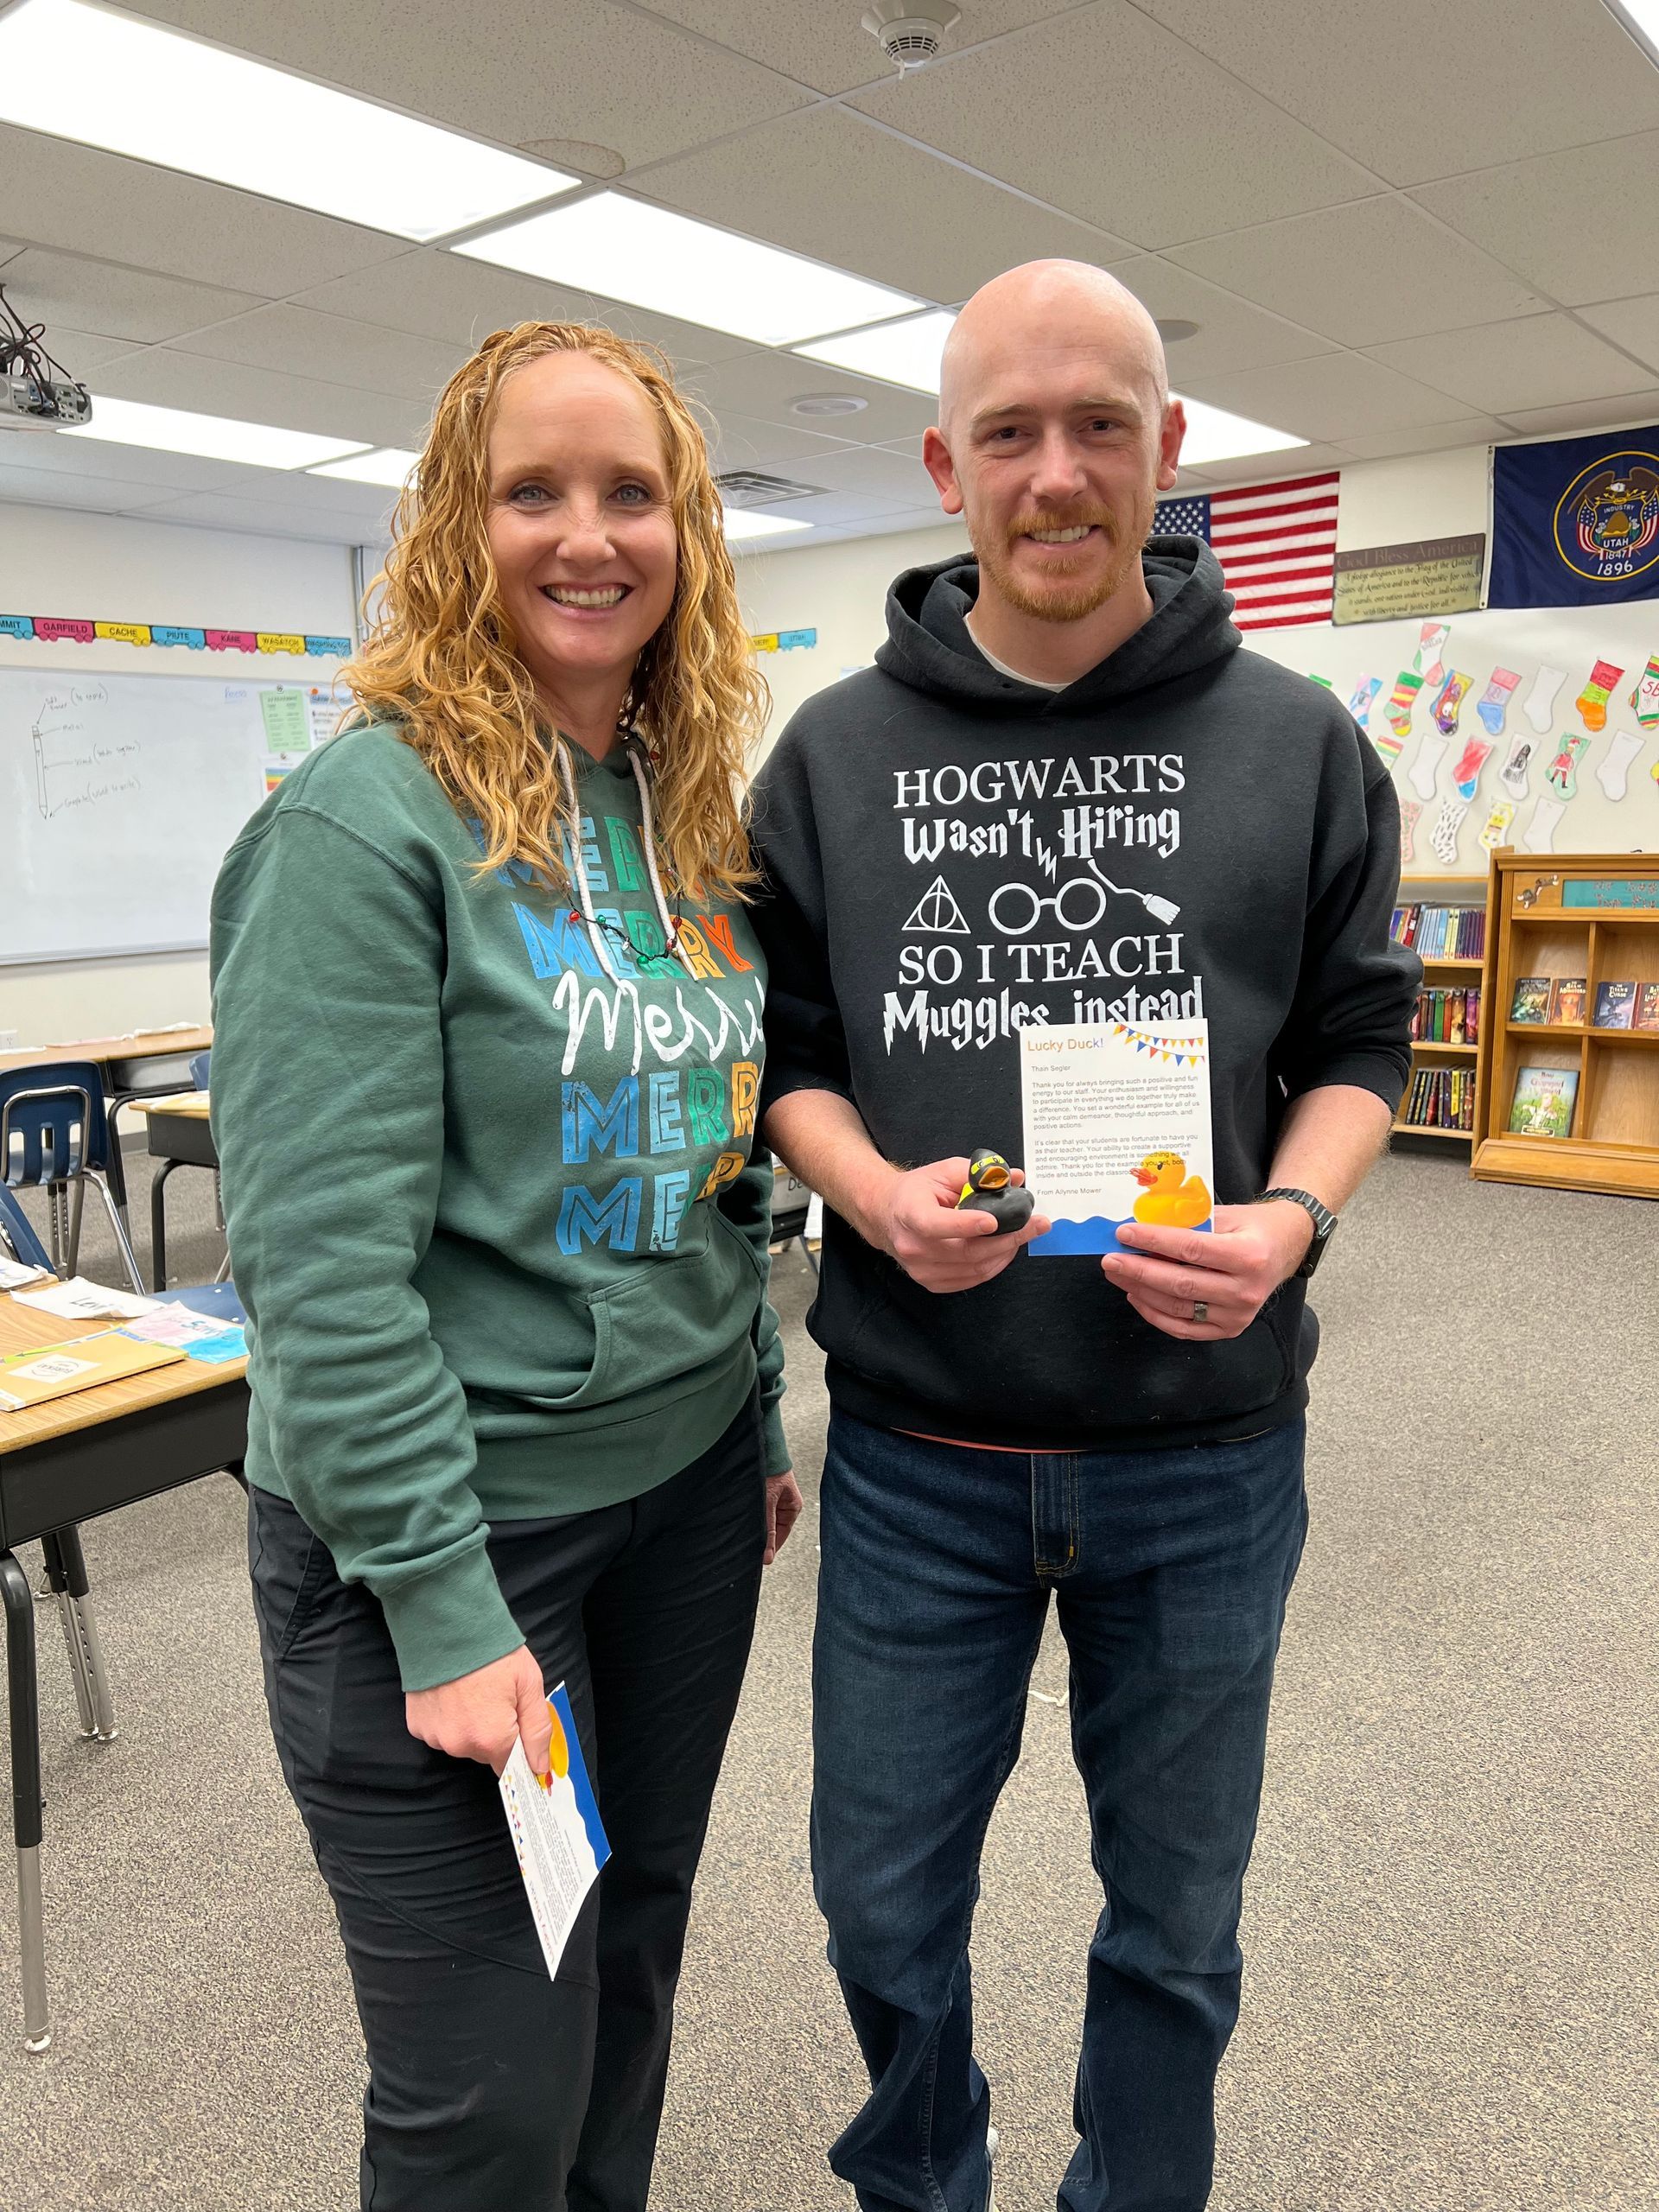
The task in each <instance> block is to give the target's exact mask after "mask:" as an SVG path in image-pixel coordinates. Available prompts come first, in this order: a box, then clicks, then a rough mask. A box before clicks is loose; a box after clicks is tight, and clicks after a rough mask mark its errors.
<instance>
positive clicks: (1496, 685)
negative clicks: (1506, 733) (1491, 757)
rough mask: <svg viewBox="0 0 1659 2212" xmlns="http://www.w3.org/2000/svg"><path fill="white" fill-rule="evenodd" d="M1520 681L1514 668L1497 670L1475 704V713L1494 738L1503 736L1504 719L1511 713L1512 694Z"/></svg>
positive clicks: (1493, 672)
mask: <svg viewBox="0 0 1659 2212" xmlns="http://www.w3.org/2000/svg"><path fill="white" fill-rule="evenodd" d="M1520 681H1521V678H1520V677H1518V676H1517V675H1516V672H1515V671H1514V670H1513V669H1512V668H1495V669H1494V670H1493V671H1492V680H1491V683H1489V684H1488V685H1487V686H1486V689H1485V690H1484V691H1483V692H1482V693H1481V695H1480V697H1479V699H1478V701H1477V702H1476V703H1475V712H1476V713H1477V714H1478V715H1479V716H1480V719H1481V720H1482V721H1483V722H1484V723H1485V725H1486V727H1487V728H1488V729H1489V730H1490V731H1491V734H1492V735H1493V736H1494V737H1502V736H1503V717H1504V715H1506V714H1507V713H1508V711H1509V705H1510V693H1511V692H1512V691H1513V690H1514V689H1515V687H1516V684H1517V683H1519V682H1520Z"/></svg>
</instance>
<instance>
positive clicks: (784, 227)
mask: <svg viewBox="0 0 1659 2212" xmlns="http://www.w3.org/2000/svg"><path fill="white" fill-rule="evenodd" d="M871 51H872V53H874V46H872V48H871ZM639 188H640V190H641V191H642V192H648V193H649V194H651V195H652V198H653V199H656V200H664V201H665V202H666V203H667V205H669V206H670V207H677V208H681V209H683V211H684V212H685V213H688V214H693V215H700V216H702V217H703V218H704V219H705V220H707V221H709V222H714V223H724V224H727V225H728V226H730V227H731V228H732V229H734V230H740V231H757V232H760V234H761V235H762V236H764V237H765V238H768V239H769V240H770V241H771V242H772V244H773V245H784V246H789V247H791V249H792V250H793V251H795V252H797V253H805V254H812V255H815V256H816V257H817V258H818V259H819V260H821V261H828V262H830V263H833V264H835V265H836V266H837V267H839V268H843V269H851V270H855V271H856V272H857V273H858V274H859V275H860V276H861V277H874V278H876V279H877V280H878V281H879V282H880V283H885V284H894V285H897V286H899V287H900V288H901V289H904V290H906V291H910V292H916V293H919V294H920V295H921V296H923V297H924V298H925V299H929V300H934V301H938V302H941V303H944V304H947V305H948V304H950V302H955V301H957V300H963V299H966V298H967V296H968V295H969V293H970V292H973V291H976V290H977V289H978V288H979V286H980V285H981V284H982V283H985V281H986V279H987V278H988V277H995V276H997V275H999V274H1000V273H1001V271H1002V270H1005V269H1011V268H1013V267H1014V266H1015V265H1016V264H1018V263H1020V262H1022V261H1037V260H1042V259H1046V258H1050V257H1054V258H1065V259H1069V260H1073V261H1092V262H1096V263H1104V262H1107V261H1110V260H1112V259H1114V258H1115V257H1117V256H1120V255H1122V253H1124V252H1126V251H1128V248H1127V247H1126V246H1125V245H1124V244H1123V241H1122V239H1120V238H1113V237H1110V236H1109V235H1108V234H1107V233H1105V232H1101V231H1096V230H1094V229H1091V228H1090V227H1088V226H1085V225H1084V224H1082V223H1075V222H1073V221H1072V220H1071V218H1070V217H1069V216H1065V215H1054V214H1050V213H1047V211H1046V210H1045V209H1043V208H1040V207H1033V206H1032V205H1031V203H1030V201H1029V200H1022V199H1020V197H1019V196H1018V195H1017V194H1014V193H1011V192H1005V191H1004V190H1003V189H1002V188H1001V187H1000V186H998V185H995V184H988V183H987V182H985V181H984V180H983V179H982V178H979V177H976V176H970V175H966V174H964V172H963V171H962V170H961V169H958V168H953V167H952V166H951V165H950V162H942V161H941V160H940V159H939V158H938V155H936V154H931V153H928V152H926V151H925V150H924V149H922V148H921V147H919V146H913V145H910V144H908V143H906V141H905V140H903V139H900V138H894V137H890V136H889V135H888V134H887V132H886V131H884V130H876V129H875V128H874V126H873V125H872V124H869V123H867V122H866V121H865V120H864V119H863V118H861V116H857V115H855V114H853V113H852V112H851V111H849V110H848V109H846V108H842V107H820V108H815V109H812V110H810V111H809V112H808V113H806V114H804V115H791V116H785V117H783V118H780V119H779V121H778V122H776V123H769V124H763V125H762V126H761V128H760V130H750V131H746V132H745V133H744V135H743V136H742V137H741V138H734V139H728V140H727V141H726V142H725V143H723V144H719V145H714V146H709V147H707V148H705V149H702V150H701V151H699V152H697V153H695V154H690V155H687V156H683V158H682V159H680V160H679V161H677V162H669V163H668V164H667V165H666V166H665V167H664V168H655V169H653V170H652V172H651V174H650V175H648V176H645V177H642V178H641V179H640V187H639Z"/></svg>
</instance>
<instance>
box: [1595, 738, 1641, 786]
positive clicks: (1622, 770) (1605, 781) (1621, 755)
mask: <svg viewBox="0 0 1659 2212" xmlns="http://www.w3.org/2000/svg"><path fill="white" fill-rule="evenodd" d="M1641 750H1642V740H1641V738H1640V737H1639V736H1638V735H1637V733H1636V732H1635V731H1634V730H1628V729H1616V730H1615V731H1614V732H1613V741H1612V744H1611V746H1610V747H1609V748H1608V753H1607V758H1606V759H1605V760H1604V761H1603V762H1602V764H1601V766H1600V767H1599V768H1598V769H1597V771H1596V781H1597V782H1598V783H1599V785H1601V788H1602V789H1603V791H1605V792H1606V794H1607V796H1608V798H1624V794H1625V792H1626V791H1628V790H1629V789H1630V763H1631V761H1632V760H1635V758H1636V756H1637V753H1639V752H1640V751H1641Z"/></svg>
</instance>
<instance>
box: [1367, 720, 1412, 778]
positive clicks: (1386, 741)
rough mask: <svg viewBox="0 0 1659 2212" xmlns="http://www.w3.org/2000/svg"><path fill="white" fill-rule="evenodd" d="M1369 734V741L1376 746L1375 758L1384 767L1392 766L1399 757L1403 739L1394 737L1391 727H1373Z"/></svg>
mask: <svg viewBox="0 0 1659 2212" xmlns="http://www.w3.org/2000/svg"><path fill="white" fill-rule="evenodd" d="M1370 740H1371V743H1372V744H1373V745H1374V746H1375V747H1376V756H1377V759H1378V760H1381V761H1382V763H1383V766H1384V767H1385V768H1392V767H1393V766H1394V764H1395V761H1396V760H1398V759H1399V758H1400V748H1401V747H1402V745H1403V744H1404V743H1405V739H1404V738H1403V737H1396V736H1395V734H1394V732H1393V731H1392V730H1391V729H1386V730H1384V729H1374V730H1372V731H1371V732H1370Z"/></svg>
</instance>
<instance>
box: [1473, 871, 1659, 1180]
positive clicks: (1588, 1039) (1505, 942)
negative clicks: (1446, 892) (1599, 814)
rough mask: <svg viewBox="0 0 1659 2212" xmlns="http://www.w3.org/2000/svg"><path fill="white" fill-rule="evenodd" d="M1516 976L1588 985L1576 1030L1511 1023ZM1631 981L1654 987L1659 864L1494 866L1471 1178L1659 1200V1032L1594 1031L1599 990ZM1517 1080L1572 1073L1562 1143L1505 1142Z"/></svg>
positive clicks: (1531, 1138) (1514, 1137)
mask: <svg viewBox="0 0 1659 2212" xmlns="http://www.w3.org/2000/svg"><path fill="white" fill-rule="evenodd" d="M1626 886H1629V887H1630V890H1629V891H1628V892H1627V893H1624V896H1623V897H1621V887H1626ZM1649 900H1650V901H1652V902H1653V903H1651V904H1644V903H1638V902H1641V901H1649ZM1519 976H1584V977H1585V978H1586V990H1585V1020H1583V1021H1581V1022H1571V1023H1567V1022H1557V1023H1554V1024H1550V1023H1547V1022H1533V1021H1515V1020H1511V1019H1510V1010H1511V1008H1512V1007H1513V1006H1514V1003H1515V986H1516V979H1517V977H1519ZM1627 980H1628V981H1632V982H1636V983H1637V984H1638V985H1640V984H1642V983H1647V982H1659V857H1656V856H1655V855H1652V854H1645V853H1567V854H1562V855H1554V854H1550V855H1545V856H1544V858H1543V859H1541V860H1540V859H1539V858H1538V857H1537V856H1535V855H1531V854H1525V853H1518V852H1516V851H1514V850H1512V849H1510V848H1507V847H1506V848H1504V849H1503V850H1502V851H1499V852H1497V853H1494V854H1493V855H1492V872H1491V884H1490V886H1489V889H1488V897H1487V909H1486V982H1485V991H1484V999H1483V1001H1482V1013H1483V1027H1484V1028H1485V1029H1486V1030H1487V1032H1488V1034H1489V1036H1490V1039H1491V1046H1490V1049H1489V1050H1488V1051H1487V1052H1485V1053H1484V1054H1483V1056H1482V1062H1481V1074H1480V1079H1479V1083H1478V1086H1477V1097H1476V1104H1475V1122H1476V1135H1475V1146H1474V1154H1473V1159H1472V1161H1471V1169H1472V1172H1473V1173H1475V1174H1476V1175H1478V1176H1480V1177H1482V1178H1483V1179H1487V1180H1490V1181H1492V1182H1500V1183H1538V1184H1543V1185H1548V1186H1551V1187H1554V1188H1555V1189H1560V1190H1573V1191H1605V1192H1611V1194H1613V1195H1614V1196H1616V1197H1620V1198H1659V1031H1654V1030H1640V1029H1599V1028H1597V1027H1595V1024H1594V1014H1595V1007H1596V995H1597V991H1598V988H1599V985H1601V984H1602V983H1604V982H1613V981H1627ZM1523 1067H1544V1068H1561V1069H1568V1070H1572V1071H1576V1073H1577V1076H1578V1079H1579V1089H1578V1097H1577V1100H1576V1102H1575V1103H1574V1106H1573V1120H1572V1124H1571V1128H1570V1129H1569V1132H1568V1134H1567V1135H1566V1136H1564V1137H1554V1136H1544V1135H1520V1134H1518V1133H1515V1132H1512V1131H1511V1130H1510V1109H1511V1106H1512V1104H1513V1102H1514V1097H1515V1086H1516V1077H1517V1075H1518V1074H1519V1072H1520V1071H1521V1070H1522V1068H1523Z"/></svg>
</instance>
